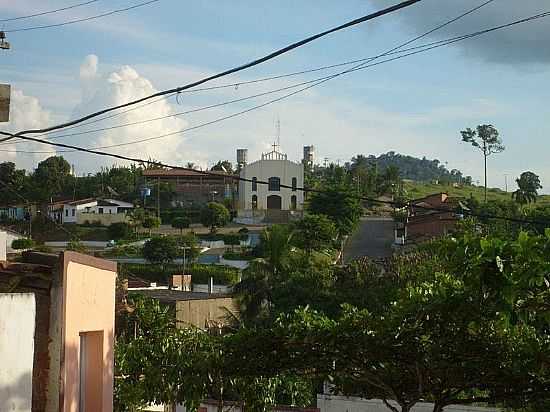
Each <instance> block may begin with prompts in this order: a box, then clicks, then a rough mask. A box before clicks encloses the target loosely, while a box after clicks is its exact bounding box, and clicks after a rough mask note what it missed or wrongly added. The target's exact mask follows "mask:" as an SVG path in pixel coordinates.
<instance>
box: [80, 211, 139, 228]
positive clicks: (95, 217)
mask: <svg viewBox="0 0 550 412" xmlns="http://www.w3.org/2000/svg"><path fill="white" fill-rule="evenodd" d="M115 209H116V207H115ZM86 221H88V222H89V223H93V222H97V221H99V222H101V224H102V225H103V226H111V224H113V223H120V222H126V223H128V222H130V218H129V217H128V215H126V213H116V212H114V213H113V214H109V212H107V214H105V213H103V214H99V213H83V212H77V213H76V223H77V224H78V225H83V224H84V223H86Z"/></svg>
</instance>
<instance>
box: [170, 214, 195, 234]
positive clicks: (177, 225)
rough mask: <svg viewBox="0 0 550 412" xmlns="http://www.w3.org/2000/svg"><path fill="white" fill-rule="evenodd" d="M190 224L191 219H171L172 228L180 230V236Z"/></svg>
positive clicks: (183, 217) (181, 217)
mask: <svg viewBox="0 0 550 412" xmlns="http://www.w3.org/2000/svg"><path fill="white" fill-rule="evenodd" d="M190 224H191V219H189V218H188V217H185V216H180V217H176V218H174V219H172V227H173V228H174V229H179V230H180V235H182V234H183V229H187V228H188V227H189V225H190Z"/></svg>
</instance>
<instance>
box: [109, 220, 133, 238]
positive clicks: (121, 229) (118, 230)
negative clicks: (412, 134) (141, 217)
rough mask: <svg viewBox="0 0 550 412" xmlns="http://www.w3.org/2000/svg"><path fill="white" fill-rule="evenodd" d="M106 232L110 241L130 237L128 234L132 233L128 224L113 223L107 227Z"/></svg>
mask: <svg viewBox="0 0 550 412" xmlns="http://www.w3.org/2000/svg"><path fill="white" fill-rule="evenodd" d="M108 231H109V236H110V237H111V239H114V240H119V239H124V238H127V237H128V236H130V234H131V233H132V228H131V227H130V225H129V224H128V223H124V222H119V223H113V224H112V225H111V226H109V228H108Z"/></svg>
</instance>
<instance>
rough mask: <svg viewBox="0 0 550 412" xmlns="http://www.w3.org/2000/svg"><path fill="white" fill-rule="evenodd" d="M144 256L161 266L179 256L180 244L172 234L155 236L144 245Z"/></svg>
mask: <svg viewBox="0 0 550 412" xmlns="http://www.w3.org/2000/svg"><path fill="white" fill-rule="evenodd" d="M142 253H143V257H144V258H145V259H147V260H148V261H149V262H151V263H154V264H158V265H160V266H161V268H164V265H166V264H167V263H170V262H172V261H173V260H174V259H176V258H177V257H179V250H178V244H177V242H176V239H174V238H173V237H171V236H163V237H160V236H158V237H153V238H151V239H150V240H148V241H147V242H145V244H144V245H143V251H142Z"/></svg>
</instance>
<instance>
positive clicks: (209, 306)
mask: <svg viewBox="0 0 550 412" xmlns="http://www.w3.org/2000/svg"><path fill="white" fill-rule="evenodd" d="M236 307H237V306H236V304H235V303H234V302H233V299H232V298H212V299H200V300H198V299H197V300H186V301H180V302H177V303H176V319H177V320H178V326H179V327H185V326H186V325H187V326H189V325H193V326H196V327H198V328H202V329H203V328H205V327H207V326H208V325H209V324H210V323H213V322H220V323H225V318H226V317H227V311H226V310H225V309H224V308H227V309H228V310H230V311H231V312H233V313H235V312H236Z"/></svg>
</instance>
